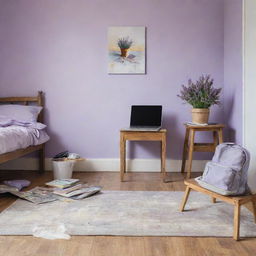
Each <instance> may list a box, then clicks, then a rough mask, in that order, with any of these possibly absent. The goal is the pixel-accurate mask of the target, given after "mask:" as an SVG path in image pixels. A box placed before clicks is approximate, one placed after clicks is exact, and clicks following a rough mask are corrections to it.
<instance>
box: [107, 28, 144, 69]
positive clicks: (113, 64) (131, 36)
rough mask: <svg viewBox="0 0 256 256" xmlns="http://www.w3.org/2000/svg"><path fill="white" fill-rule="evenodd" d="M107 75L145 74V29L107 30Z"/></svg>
mask: <svg viewBox="0 0 256 256" xmlns="http://www.w3.org/2000/svg"><path fill="white" fill-rule="evenodd" d="M108 73H109V74H145V27H110V28H109V29H108Z"/></svg>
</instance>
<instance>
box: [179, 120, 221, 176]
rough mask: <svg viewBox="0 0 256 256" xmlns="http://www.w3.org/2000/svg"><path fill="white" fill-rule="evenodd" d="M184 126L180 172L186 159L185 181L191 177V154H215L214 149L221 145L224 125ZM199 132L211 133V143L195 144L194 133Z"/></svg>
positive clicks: (183, 168) (183, 169) (182, 170)
mask: <svg viewBox="0 0 256 256" xmlns="http://www.w3.org/2000/svg"><path fill="white" fill-rule="evenodd" d="M184 125H185V128H186V133H185V139H184V146H183V156H182V166H181V172H184V171H185V165H186V160H187V157H188V164H187V179H189V178H190V175H191V167H192V159H193V152H215V148H216V147H217V145H218V144H221V143H223V128H224V127H225V125H224V124H214V125H205V126H202V125H189V124H184ZM201 131H207V132H212V133H213V143H195V141H194V140H195V133H196V132H201Z"/></svg>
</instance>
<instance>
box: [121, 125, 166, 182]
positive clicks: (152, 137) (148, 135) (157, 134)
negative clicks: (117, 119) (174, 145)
mask: <svg viewBox="0 0 256 256" xmlns="http://www.w3.org/2000/svg"><path fill="white" fill-rule="evenodd" d="M166 133H167V130H166V129H161V130H160V131H150V132H149V131H126V130H121V131H120V180H121V181H123V180H124V174H125V172H126V141H127V140H131V141H142V140H144V141H160V142H161V173H162V174H163V181H165V177H166V170H165V160H166Z"/></svg>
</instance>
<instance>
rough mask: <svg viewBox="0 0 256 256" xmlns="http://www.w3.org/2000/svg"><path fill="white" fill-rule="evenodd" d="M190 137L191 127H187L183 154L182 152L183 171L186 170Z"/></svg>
mask: <svg viewBox="0 0 256 256" xmlns="http://www.w3.org/2000/svg"><path fill="white" fill-rule="evenodd" d="M188 139H189V129H188V128H186V133H185V139H184V145H183V154H182V165H181V173H183V172H184V171H185V166H186V160H187V153H188V152H187V149H188Z"/></svg>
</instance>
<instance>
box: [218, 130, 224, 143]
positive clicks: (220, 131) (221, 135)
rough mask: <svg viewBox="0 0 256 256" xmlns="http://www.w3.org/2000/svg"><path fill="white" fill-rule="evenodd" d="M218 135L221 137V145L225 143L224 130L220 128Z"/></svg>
mask: <svg viewBox="0 0 256 256" xmlns="http://www.w3.org/2000/svg"><path fill="white" fill-rule="evenodd" d="M218 135H219V144H221V143H223V129H222V128H220V129H219V131H218Z"/></svg>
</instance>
